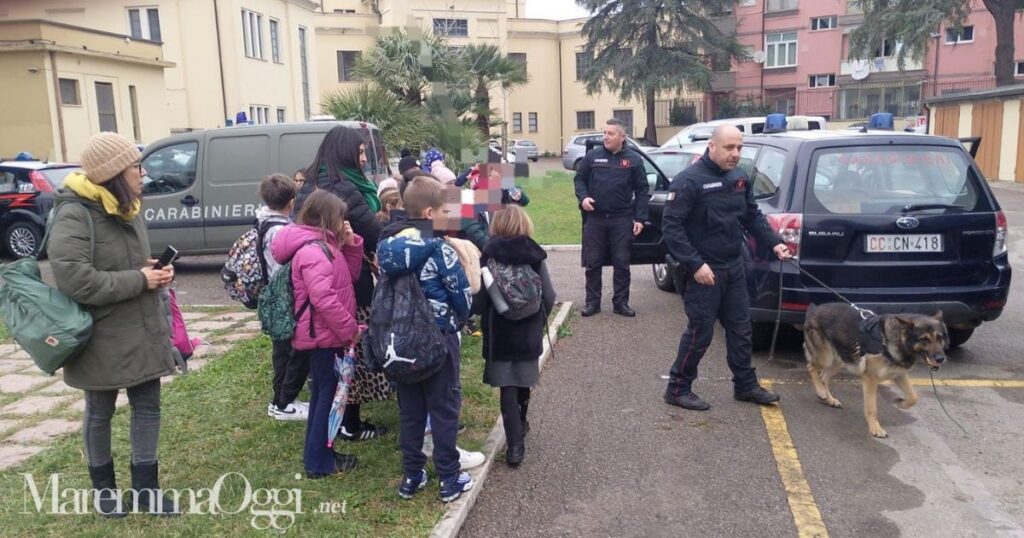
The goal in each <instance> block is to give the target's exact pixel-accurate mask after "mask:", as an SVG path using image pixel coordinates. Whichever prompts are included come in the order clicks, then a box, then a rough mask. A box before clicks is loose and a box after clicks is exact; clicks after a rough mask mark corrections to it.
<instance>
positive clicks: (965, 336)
mask: <svg viewBox="0 0 1024 538" xmlns="http://www.w3.org/2000/svg"><path fill="white" fill-rule="evenodd" d="M948 331H949V347H960V346H962V345H963V344H964V342H967V340H969V339H970V338H971V335H972V334H974V327H971V328H970V329H955V328H953V327H949V328H948Z"/></svg>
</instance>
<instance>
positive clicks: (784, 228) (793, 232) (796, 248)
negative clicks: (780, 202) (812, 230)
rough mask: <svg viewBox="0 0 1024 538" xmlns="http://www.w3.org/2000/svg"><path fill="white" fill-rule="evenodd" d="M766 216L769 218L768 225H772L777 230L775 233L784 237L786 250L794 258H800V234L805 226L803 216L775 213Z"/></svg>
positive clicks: (800, 214) (799, 214)
mask: <svg viewBox="0 0 1024 538" xmlns="http://www.w3.org/2000/svg"><path fill="white" fill-rule="evenodd" d="M766 216H767V217H768V224H770V225H771V227H772V230H775V233H777V234H779V236H780V237H782V242H783V243H785V244H786V248H788V249H789V251H790V252H792V253H793V256H799V255H800V232H801V231H802V230H801V228H803V224H804V216H803V214H802V213H773V214H770V215H766Z"/></svg>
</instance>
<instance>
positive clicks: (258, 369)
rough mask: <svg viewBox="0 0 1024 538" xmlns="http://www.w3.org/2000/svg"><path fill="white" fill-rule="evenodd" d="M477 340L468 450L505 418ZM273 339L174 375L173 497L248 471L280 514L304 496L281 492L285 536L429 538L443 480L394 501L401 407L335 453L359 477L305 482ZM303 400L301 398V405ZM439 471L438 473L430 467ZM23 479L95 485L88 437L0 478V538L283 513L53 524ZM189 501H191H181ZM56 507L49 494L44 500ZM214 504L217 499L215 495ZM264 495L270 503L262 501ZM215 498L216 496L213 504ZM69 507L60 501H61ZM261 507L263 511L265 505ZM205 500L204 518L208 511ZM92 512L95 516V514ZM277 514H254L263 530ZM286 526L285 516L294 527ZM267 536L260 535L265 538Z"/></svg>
mask: <svg viewBox="0 0 1024 538" xmlns="http://www.w3.org/2000/svg"><path fill="white" fill-rule="evenodd" d="M480 340H481V339H480V338H474V337H466V338H464V340H463V342H464V346H463V358H462V381H463V402H464V405H463V413H462V421H463V422H464V423H465V424H466V425H467V430H466V432H465V433H464V434H463V435H461V436H460V437H459V444H460V446H462V447H464V448H468V449H475V450H479V449H480V448H481V447H482V446H483V442H484V439H485V438H486V436H487V434H488V433H489V431H490V429H491V427H492V426H493V424H494V419H495V417H496V416H497V414H498V401H497V397H496V391H495V390H494V389H492V388H491V387H488V386H486V385H484V384H483V383H482V381H481V376H482V371H483V359H481V357H480ZM270 377H271V367H270V341H269V340H268V339H267V338H266V337H264V336H261V337H259V338H257V339H255V340H252V341H247V342H244V343H241V344H239V345H238V346H236V347H235V348H234V349H233V350H231V351H230V352H228V353H227V354H226V355H224V356H223V357H221V358H219V359H216V360H214V361H212V362H210V363H209V364H208V365H206V367H205V368H203V369H202V370H200V371H198V372H196V373H193V374H190V375H187V376H184V377H181V378H178V379H176V380H175V381H174V382H173V383H172V384H170V385H167V386H165V387H164V390H163V395H162V396H163V427H162V430H161V438H160V441H161V442H160V473H161V485H162V486H163V487H165V488H179V489H186V488H187V489H191V490H195V491H198V490H200V489H201V488H211V489H212V488H214V487H215V484H216V483H217V480H218V478H219V477H221V476H222V475H225V474H226V473H240V474H242V475H244V477H245V479H246V480H248V482H249V484H251V487H252V490H253V491H254V492H258V491H259V490H261V489H274V488H277V489H280V490H282V491H281V492H280V495H279V496H278V501H279V504H278V505H277V506H276V508H277V509H279V510H282V511H297V510H296V502H295V501H296V497H297V496H298V494H294V493H293V494H291V498H289V496H288V495H287V494H286V492H285V491H284V490H294V489H297V490H300V491H301V503H302V510H301V512H302V513H299V514H296V515H295V519H294V523H293V524H292V525H291V526H290V528H289V531H290V532H291V533H296V534H295V535H297V536H303V535H310V536H422V535H425V534H427V533H429V531H430V529H431V528H432V527H433V526H434V524H435V523H436V522H437V521H438V520H439V519H440V517H441V516H442V515H443V513H444V505H443V504H442V503H441V502H440V501H438V500H437V479H436V476H435V475H433V473H432V474H431V483H430V485H429V486H428V487H427V488H426V489H425V490H424V491H423V492H421V494H420V495H418V496H417V497H416V498H415V499H413V500H411V501H403V500H401V499H399V498H398V496H397V495H396V493H395V492H396V489H397V487H398V482H399V479H400V474H401V470H400V469H401V465H400V463H401V455H400V452H399V451H398V447H397V430H398V412H397V407H396V405H395V402H394V401H389V402H377V403H373V404H368V405H366V406H365V407H364V412H363V414H364V417H365V418H366V419H369V420H371V421H373V422H375V423H376V424H378V425H383V426H386V427H388V428H389V429H390V430H391V432H392V433H389V434H388V435H387V436H385V437H384V438H383V439H381V440H377V441H370V442H364V443H345V442H341V441H339V442H338V443H339V445H338V448H337V450H339V451H344V452H351V453H354V454H356V455H357V456H358V457H359V460H360V461H359V468H358V469H356V470H355V471H354V472H352V473H348V474H346V475H345V476H341V477H337V478H327V479H323V480H306V479H305V478H304V473H303V467H302V446H303V442H304V435H305V422H278V421H275V420H272V419H270V418H268V417H267V415H266V411H265V409H266V405H267V404H266V402H267V399H268V397H269V392H270ZM306 397H307V396H306V395H305V394H304V395H303V396H302V398H303V399H305V398H306ZM128 415H129V413H128V407H127V406H126V407H124V408H122V409H120V410H119V411H118V412H117V414H116V415H115V418H114V422H113V451H114V461H115V465H116V467H117V477H118V480H119V482H118V485H120V486H121V487H128V486H129V484H130V482H129V470H128V462H129V454H130V444H129V440H128V422H129V421H128ZM429 470H430V471H431V472H432V471H433V468H432V465H430V466H429ZM23 473H32V474H33V475H34V478H35V482H36V484H38V488H39V491H40V492H43V489H44V488H45V487H46V484H47V480H49V479H50V478H49V477H50V475H51V473H59V476H60V486H59V489H60V490H61V491H63V490H65V489H66V488H75V489H81V488H88V487H89V485H90V483H89V478H88V473H87V468H86V464H85V460H84V455H83V453H82V440H81V434H80V433H76V434H74V435H69V436H66V437H64V438H62V439H60V440H58V441H57V442H55V443H54V444H53V446H52V447H51V448H50V449H48V450H45V451H43V452H42V453H40V454H39V455H37V456H35V457H33V458H31V459H30V460H28V461H27V462H26V463H24V464H22V465H20V466H18V467H15V468H13V469H8V470H5V471H4V472H3V473H2V475H0V529H3V531H2V532H0V534H2V535H3V536H4V537H9V536H54V535H61V536H70V535H75V536H115V535H116V536H152V535H160V536H197V535H205V536H235V535H243V534H257V531H255V530H254V528H253V526H252V522H253V520H254V514H253V513H252V512H251V510H253V509H255V510H257V512H259V511H260V510H270V509H273V508H275V506H274V505H273V503H271V502H270V501H269V499H268V498H265V496H264V497H260V496H259V495H257V496H255V497H252V499H253V501H252V503H251V504H250V505H249V507H248V508H246V509H244V510H243V511H241V513H238V514H223V513H222V514H220V515H215V516H211V515H185V516H182V517H178V518H170V519H158V518H155V517H151V516H145V515H131V516H129V517H127V518H125V519H121V520H115V521H112V520H107V519H104V518H102V517H99V516H96V515H94V514H91V513H90V514H89V515H80V516H79V515H52V514H50V513H48V512H49V510H50V509H49V506H50V505H49V501H48V500H46V501H44V502H45V504H44V513H43V514H38V513H36V511H35V506H34V504H33V501H32V497H31V494H30V492H29V490H28V487H27V486H26V481H25V478H24V476H23ZM244 490H245V482H244V481H243V479H242V478H241V477H239V476H233V477H228V478H227V479H225V480H224V482H223V484H222V488H221V490H220V501H219V505H220V506H221V507H222V509H223V510H224V511H227V512H234V511H238V510H239V507H240V506H243V502H244V500H245V495H244V493H245V492H244ZM185 493H186V494H187V492H185ZM45 495H46V497H45V499H49V496H48V495H49V494H48V493H46V494H45ZM207 495H209V494H207ZM264 495H265V494H264ZM205 499H209V497H208V496H207V497H205ZM67 500H68V499H66V498H61V499H60V500H59V502H61V503H64V502H65V501H67ZM258 503H262V504H258ZM321 503H336V504H335V505H334V508H335V509H336V510H337V512H338V513H322V512H320V508H321V506H322V504H321ZM209 504H210V503H209V502H207V503H206V510H207V512H208V511H209ZM341 507H344V511H343V512H341V510H340V508H341ZM90 512H91V510H90ZM268 521H269V516H262V517H256V518H255V522H256V523H257V524H259V525H261V526H264V527H265V526H266V525H267V524H268ZM288 523H289V521H288V519H287V518H286V517H281V518H279V519H278V524H279V525H280V526H287V525H288ZM265 532H266V531H263V532H260V533H259V534H264V533H265Z"/></svg>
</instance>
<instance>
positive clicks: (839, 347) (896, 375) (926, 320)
mask: <svg viewBox="0 0 1024 538" xmlns="http://www.w3.org/2000/svg"><path fill="white" fill-rule="evenodd" d="M948 343H949V336H948V334H947V333H946V325H945V323H943V322H942V312H939V313H937V314H935V316H924V315H921V314H882V315H877V316H869V317H868V318H867V319H861V316H860V313H859V312H858V311H857V310H855V309H854V308H853V307H852V306H850V305H847V304H843V303H829V304H823V305H819V306H814V305H811V307H810V308H809V309H808V310H807V321H806V322H805V324H804V355H805V356H806V358H807V371H808V372H810V374H811V383H812V384H813V385H814V391H815V392H816V393H817V394H818V398H819V399H820V400H821V402H822V403H823V404H825V405H828V406H830V407H836V408H839V407H842V404H841V403H839V400H837V399H836V398H835V396H832V393H831V392H830V391H829V388H828V384H829V381H830V380H831V379H832V377H833V376H835V375H836V374H837V373H839V371H840V370H843V369H845V370H846V371H848V372H850V373H853V374H859V375H860V377H861V381H862V384H863V388H864V417H865V418H866V419H867V421H868V431H870V432H871V435H873V436H875V437H887V436H888V434H887V433H886V432H885V430H884V429H882V425H881V424H879V423H878V402H877V399H878V384H879V383H881V382H883V381H894V382H895V383H896V386H898V387H899V388H900V390H901V391H902V392H903V397H902V398H900V399H898V400H896V406H897V407H899V408H900V409H910V408H911V407H912V406H913V405H914V404H915V403H917V393H916V392H914V387H912V386H911V385H910V379H909V378H908V377H907V373H908V372H909V371H910V369H911V368H912V367H913V366H914V363H915V362H917V361H918V360H923V361H924V362H926V363H927V364H928V366H930V367H932V368H938V367H939V366H940V365H941V364H942V363H943V362H945V361H946V353H945V349H946V346H947V345H948Z"/></svg>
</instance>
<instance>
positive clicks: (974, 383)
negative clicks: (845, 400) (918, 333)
mask: <svg viewBox="0 0 1024 538" xmlns="http://www.w3.org/2000/svg"><path fill="white" fill-rule="evenodd" d="M765 382H769V381H768V380H765ZM770 382H771V383H775V384H777V385H803V384H805V383H806V381H805V380H785V379H775V380H771V381H770ZM832 382H833V383H848V384H856V383H859V382H860V381H859V380H857V379H833V380H832ZM884 383H885V384H891V383H892V382H891V381H886V382H884ZM910 384H911V385H915V386H919V387H922V386H931V384H932V381H931V379H928V378H925V377H912V378H910ZM935 384H936V385H937V386H940V387H973V388H990V389H1024V380H1022V379H936V380H935Z"/></svg>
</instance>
